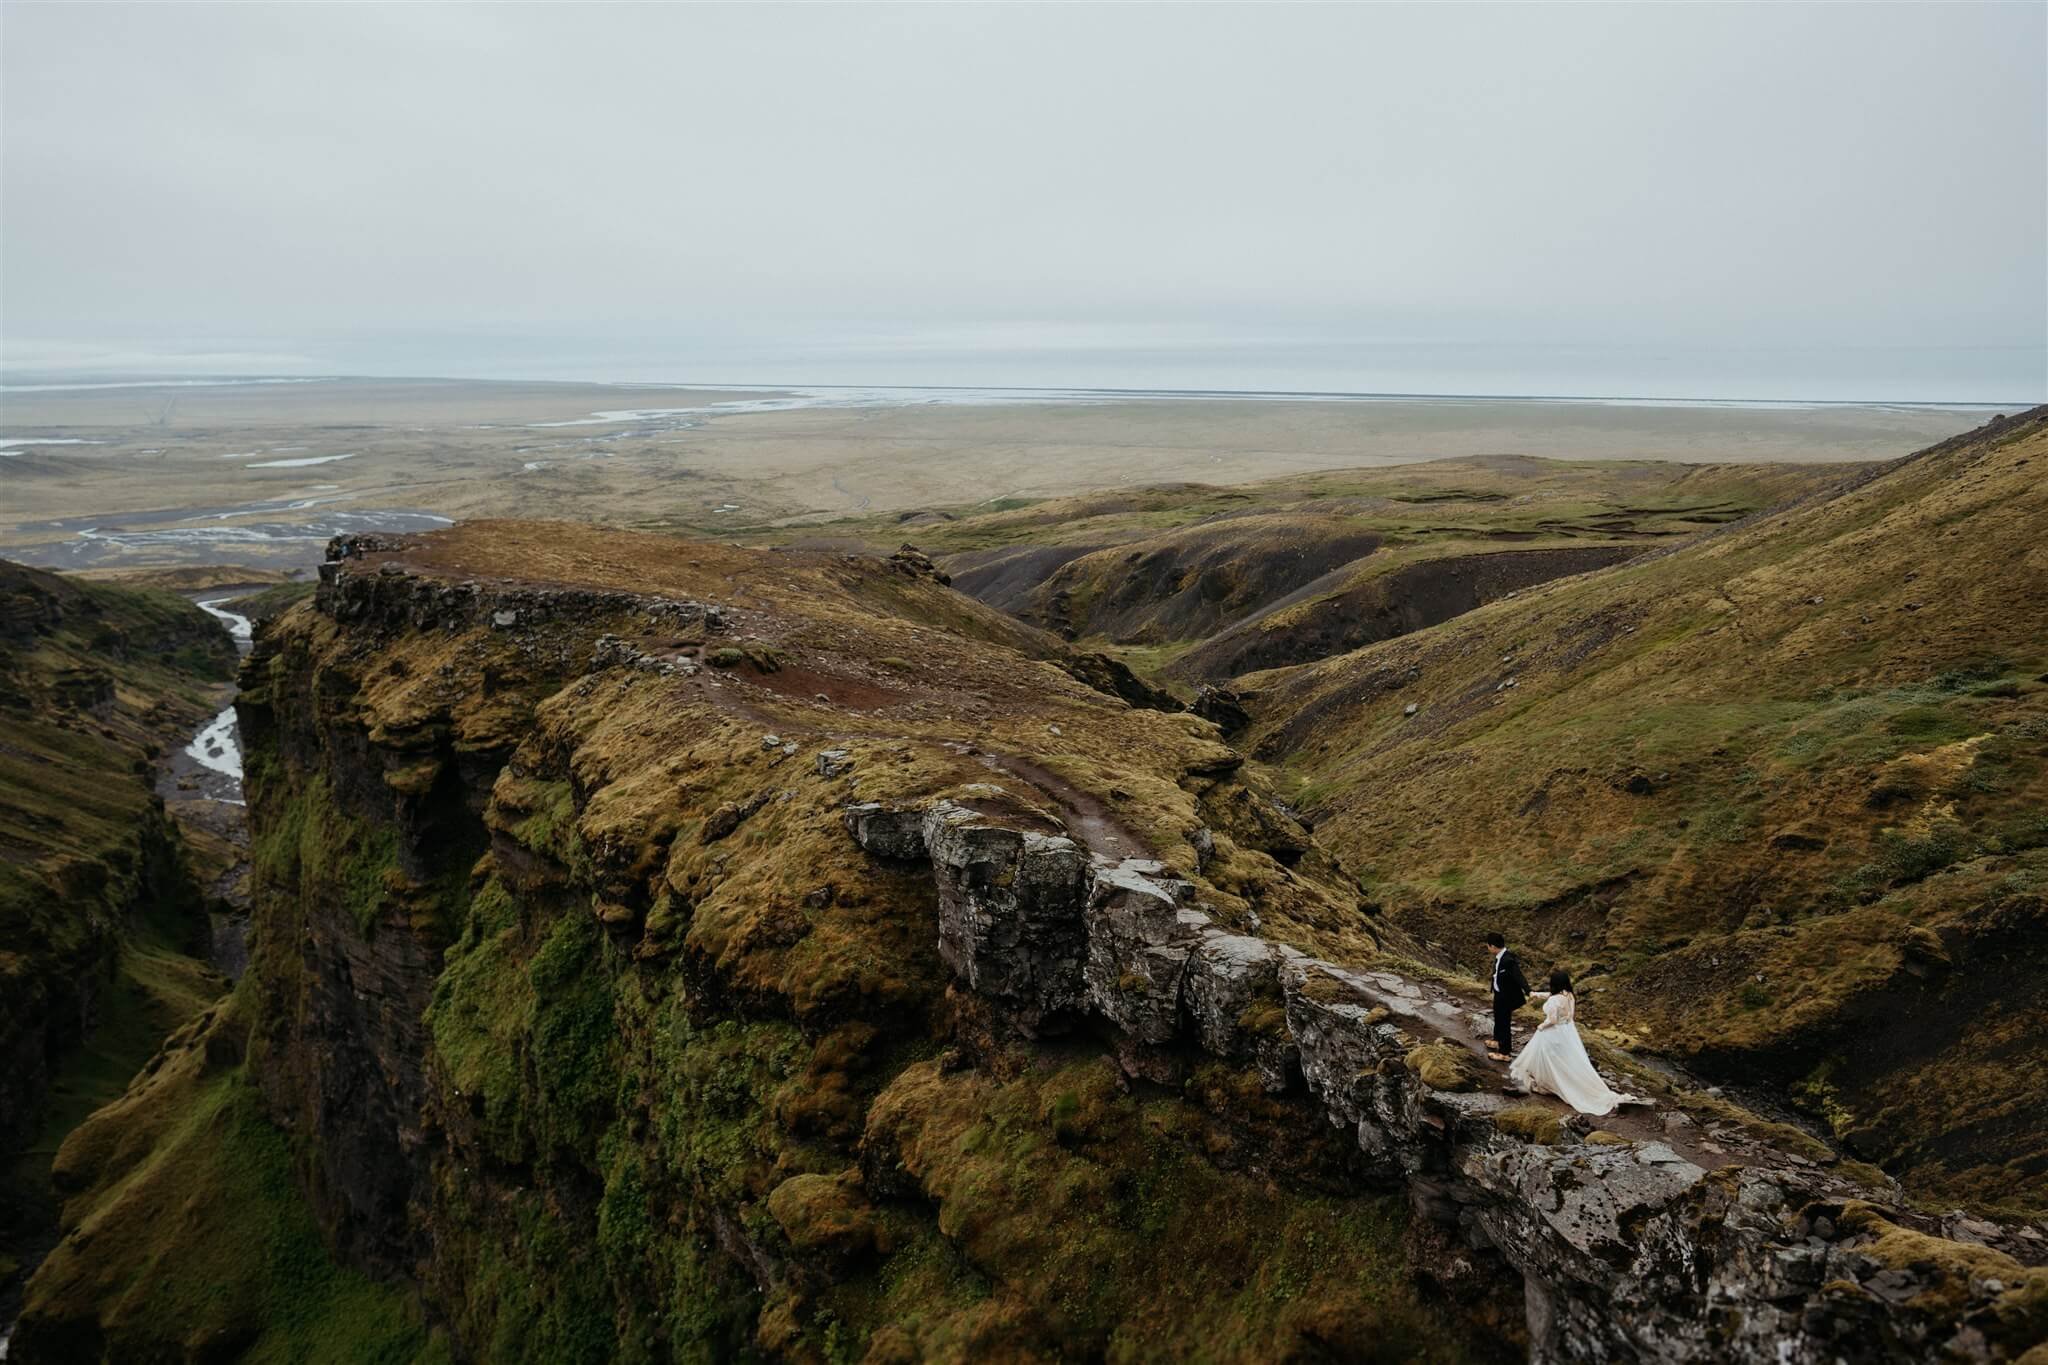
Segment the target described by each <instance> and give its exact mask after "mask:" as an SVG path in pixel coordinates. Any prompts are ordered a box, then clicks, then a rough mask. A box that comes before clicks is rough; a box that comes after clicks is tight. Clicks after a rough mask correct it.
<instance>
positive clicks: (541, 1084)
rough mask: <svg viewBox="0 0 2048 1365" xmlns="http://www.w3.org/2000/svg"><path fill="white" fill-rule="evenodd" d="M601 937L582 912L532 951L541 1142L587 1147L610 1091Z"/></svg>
mask: <svg viewBox="0 0 2048 1365" xmlns="http://www.w3.org/2000/svg"><path fill="white" fill-rule="evenodd" d="M603 946H604V945H603V935H602V933H601V932H600V931H599V930H598V927H597V923H596V921H595V920H594V919H593V918H592V917H591V916H589V915H588V914H576V913H570V914H565V915H563V916H562V917H561V918H560V919H558V920H556V921H555V925H554V929H553V931H552V932H551V933H550V934H549V935H548V938H547V940H546V941H545V942H544V943H542V944H541V946H540V949H539V950H538V951H537V952H536V953H535V954H534V956H533V961H532V963H531V964H530V965H529V966H528V968H527V972H526V976H527V980H528V981H529V982H530V983H531V986H532V990H533V1015H532V1024H531V1042H530V1046H531V1049H532V1050H531V1063H532V1067H533V1096H532V1099H533V1101H534V1103H535V1107H536V1108H537V1110H538V1123H537V1125H536V1127H537V1129H538V1131H539V1133H540V1135H541V1136H542V1138H543V1139H544V1140H546V1141H550V1142H553V1143H556V1144H559V1145H563V1146H579V1145H580V1146H586V1147H587V1146H589V1145H591V1144H592V1143H593V1142H594V1139H595V1130H596V1128H597V1127H598V1126H599V1125H600V1123H601V1121H602V1117H603V1115H604V1112H605V1110H606V1108H607V1106H608V1105H609V1102H610V1100H611V1098H612V1094H613V1080H612V1078H613V1076H614V1075H615V1068H614V1066H613V1064H612V1059H611V1045H612V1041H613V1037H614V1034H615V1030H614V1028H613V1022H612V990H611V979H610V976H609V974H608V970H607V968H606V966H605V963H604V961H603Z"/></svg>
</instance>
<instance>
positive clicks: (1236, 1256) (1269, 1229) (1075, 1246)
mask: <svg viewBox="0 0 2048 1365" xmlns="http://www.w3.org/2000/svg"><path fill="white" fill-rule="evenodd" d="M1109 1073H1110V1068H1109V1067H1108V1066H1107V1065H1106V1064H1105V1063H1104V1062H1102V1061H1101V1060H1093V1061H1077V1062H1073V1063H1069V1064H1067V1065H1064V1066H1060V1067H1057V1068H1053V1069H1050V1070H1048V1071H1046V1072H1045V1073H1043V1074H1040V1075H1036V1076H1027V1077H1023V1078H1019V1079H1016V1080H1012V1081H1005V1082H996V1081H993V1080H992V1079H991V1078H989V1077H987V1076H985V1075H980V1074H977V1073H973V1072H967V1073H956V1074H952V1075H946V1074H942V1073H941V1072H939V1071H938V1069H937V1068H936V1067H932V1066H929V1065H920V1066H914V1067H912V1068H910V1069H909V1070H908V1071H906V1072H905V1073H904V1074H903V1075H902V1076H901V1077H900V1078H899V1079H898V1080H897V1081H896V1082H895V1083H894V1084H893V1085H892V1086H891V1087H890V1088H889V1089H888V1090H886V1091H884V1092H883V1094H882V1096H881V1097H879V1098H878V1100H877V1101H876V1107H875V1110H874V1112H873V1116H872V1117H871V1120H870V1125H869V1134H870V1142H871V1143H880V1144H881V1145H882V1147H883V1149H884V1150H886V1151H888V1152H890V1153H894V1154H896V1155H897V1156H898V1157H900V1160H901V1163H902V1165H903V1167H904V1168H905V1169H906V1171H907V1173H908V1175H909V1176H910V1178H912V1179H914V1180H915V1181H916V1183H917V1186H918V1187H919V1188H920V1189H922V1190H923V1192H924V1193H925V1195H926V1196H927V1197H928V1198H931V1199H933V1200H935V1201H936V1203H937V1207H938V1227H939V1229H940V1231H941V1232H942V1233H943V1235H944V1240H943V1242H941V1241H939V1240H938V1239H933V1238H931V1237H930V1235H929V1233H924V1234H918V1233H916V1232H910V1233H908V1234H907V1235H905V1237H904V1241H903V1243H902V1245H901V1246H900V1248H899V1249H898V1250H896V1251H895V1252H894V1253H893V1254H892V1255H891V1256H890V1258H889V1260H888V1261H887V1262H886V1263H885V1265H884V1266H883V1267H882V1268H880V1269H878V1270H876V1271H873V1272H870V1273H867V1274H863V1275H856V1276H854V1277H852V1278H850V1279H849V1280H847V1281H845V1282H844V1283H842V1284H840V1285H837V1286H835V1287H833V1288H831V1289H828V1290H826V1291H825V1292H824V1294H823V1295H822V1296H821V1298H822V1300H823V1304H824V1306H826V1307H828V1308H829V1309H830V1310H831V1312H832V1315H833V1321H834V1322H836V1323H838V1324H840V1325H841V1330H842V1332H843V1333H844V1334H845V1335H846V1336H847V1337H848V1338H850V1339H851V1341H852V1343H853V1345H854V1346H855V1347H856V1348H858V1349H856V1351H855V1352H854V1354H855V1357H856V1358H858V1355H859V1350H860V1349H869V1350H872V1351H874V1352H875V1356H876V1357H878V1358H889V1359H916V1358H933V1357H939V1358H961V1357H968V1358H972V1357H974V1356H977V1355H982V1354H987V1353H990V1352H1002V1351H1012V1352H1018V1353H1021V1354H1023V1355H1026V1356H1037V1355H1048V1356H1050V1355H1055V1354H1057V1355H1061V1356H1067V1357H1085V1358H1090V1359H1106V1360H1113V1361H1134V1360H1141V1359H1210V1360H1257V1359H1289V1358H1311V1357H1313V1356H1315V1355H1316V1354H1317V1353H1328V1354H1329V1355H1332V1356H1334V1357H1336V1358H1343V1359H1359V1360H1374V1359H1384V1360H1415V1361H1429V1360H1451V1359H1466V1358H1471V1357H1472V1356H1473V1355H1476V1354H1478V1353H1479V1351H1478V1348H1477V1347H1476V1343H1475V1342H1474V1341H1473V1339H1472V1338H1471V1337H1469V1336H1468V1335H1467V1332H1468V1330H1469V1329H1466V1328H1463V1327H1460V1326H1457V1325H1455V1324H1454V1322H1453V1320H1452V1319H1450V1318H1449V1317H1447V1316H1439V1315H1438V1313H1437V1311H1436V1310H1434V1309H1432V1308H1430V1307H1428V1306H1426V1305H1425V1303H1424V1302H1423V1301H1422V1299H1421V1298H1420V1297H1419V1296H1418V1295H1417V1293H1416V1291H1415V1289H1414V1287H1413V1282H1412V1281H1411V1280H1410V1278H1409V1272H1408V1268H1407V1264H1406V1260H1405V1257H1404V1255H1403V1253H1402V1251H1401V1238H1402V1232H1403V1229H1404V1227H1405V1223H1406V1213H1405V1209H1404V1207H1403V1205H1402V1203H1401V1201H1400V1200H1398V1199H1394V1198H1389V1199H1384V1200H1382V1199H1373V1198H1358V1199H1343V1198H1331V1197H1319V1196H1315V1195H1309V1194H1304V1193H1302V1192H1300V1191H1297V1190H1289V1191H1288V1192H1287V1193H1286V1195H1285V1196H1284V1197H1279V1198H1276V1197H1274V1195H1273V1192H1272V1190H1271V1187H1269V1186H1268V1185H1266V1184H1265V1182H1264V1181H1262V1180H1256V1179H1250V1178H1247V1177H1246V1176H1244V1175H1241V1174H1232V1173H1230V1172H1226V1171H1222V1170H1219V1169H1217V1168H1216V1167H1215V1166H1214V1165H1212V1164H1210V1162H1209V1161H1208V1160H1207V1159H1206V1158H1205V1157H1204V1155H1203V1154H1202V1149H1203V1144H1204V1141H1205V1138H1204V1134H1205V1128H1204V1124H1203V1121H1202V1120H1201V1119H1199V1118H1198V1117H1197V1116H1195V1115H1194V1114H1193V1113H1192V1112H1191V1111H1190V1110H1189V1109H1188V1108H1187V1107H1186V1106H1184V1105H1182V1104H1181V1103H1180V1102H1178V1101H1177V1100H1174V1099H1171V1098H1167V1097H1160V1098H1158V1099H1152V1100H1139V1099H1136V1098H1133V1097H1131V1096H1129V1095H1125V1094H1121V1093H1119V1092H1118V1090H1117V1088H1116V1087H1115V1085H1114V1084H1113V1076H1111V1075H1110V1074H1109ZM1079 1112H1088V1113H1090V1114H1091V1117H1090V1118H1089V1120H1088V1127H1089V1128H1090V1130H1091V1133H1092V1134H1093V1136H1092V1137H1091V1139H1090V1140H1089V1141H1087V1142H1086V1143H1085V1144H1082V1145H1079V1146H1076V1145H1072V1144H1069V1143H1064V1142H1061V1141H1059V1140H1057V1138H1056V1135H1055V1134H1054V1133H1053V1132H1051V1131H1050V1130H1049V1128H1048V1125H1047V1122H1046V1118H1047V1116H1049V1115H1051V1116H1067V1117H1071V1116H1072V1114H1074V1113H1079ZM956 1257H958V1258H963V1259H964V1260H965V1261H967V1262H970V1263H971V1264H972V1266H973V1267H974V1268H975V1270H976V1271H978V1272H979V1273H963V1267H962V1266H961V1264H960V1261H959V1259H956ZM812 1339H813V1340H814V1341H816V1340H818V1338H816V1337H813V1338H812Z"/></svg>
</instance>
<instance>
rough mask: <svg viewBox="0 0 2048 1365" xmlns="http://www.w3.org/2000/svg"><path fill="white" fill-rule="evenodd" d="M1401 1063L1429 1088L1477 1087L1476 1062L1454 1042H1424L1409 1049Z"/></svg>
mask: <svg viewBox="0 0 2048 1365" xmlns="http://www.w3.org/2000/svg"><path fill="white" fill-rule="evenodd" d="M1403 1064H1404V1065H1406V1066H1407V1068H1408V1070H1410V1071H1411V1072H1413V1073H1415V1075H1416V1077H1417V1078H1418V1079H1420V1080H1421V1081H1422V1083H1423V1084H1424V1085H1426V1086H1428V1087H1429V1088H1430V1089H1432V1090H1454V1091H1463V1090H1477V1089H1478V1088H1479V1080H1480V1074H1481V1073H1480V1070H1479V1063H1478V1062H1476V1061H1474V1060H1473V1058H1472V1054H1471V1053H1469V1052H1467V1051H1465V1049H1464V1048H1461V1047H1459V1046H1458V1045H1457V1044H1455V1043H1447V1042H1435V1043H1425V1044H1423V1045H1422V1046H1421V1047H1418V1048H1415V1049H1413V1050H1412V1051H1410V1052H1409V1054H1408V1055H1407V1057H1405V1058H1404V1059H1403Z"/></svg>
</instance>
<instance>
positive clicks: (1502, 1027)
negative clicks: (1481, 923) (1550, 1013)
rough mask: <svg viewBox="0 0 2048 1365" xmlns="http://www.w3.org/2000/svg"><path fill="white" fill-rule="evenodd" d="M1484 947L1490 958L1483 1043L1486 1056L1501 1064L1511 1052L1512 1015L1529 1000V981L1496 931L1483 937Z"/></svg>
mask: <svg viewBox="0 0 2048 1365" xmlns="http://www.w3.org/2000/svg"><path fill="white" fill-rule="evenodd" d="M1486 947H1487V949H1488V951H1490V952H1491V953H1492V954H1493V1036H1492V1037H1491V1038H1488V1039H1487V1040H1486V1047H1487V1053H1486V1055H1487V1056H1489V1057H1491V1058H1493V1060H1495V1061H1496V1062H1504V1061H1506V1060H1507V1059H1508V1058H1509V1057H1510V1056H1511V1055H1512V1054H1513V1053H1514V1050H1515V1011H1516V1010H1518V1009H1520V1008H1521V1007H1522V1002H1523V1001H1524V1000H1527V999H1528V998H1529V979H1528V978H1527V977H1525V976H1523V975H1522V961H1521V959H1520V958H1518V957H1516V956H1515V955H1514V954H1513V953H1511V952H1509V951H1508V941H1507V939H1506V938H1505V937H1503V936H1502V935H1501V934H1500V933H1499V932H1498V931H1496V932H1494V933H1491V934H1488V935H1487V936H1486Z"/></svg>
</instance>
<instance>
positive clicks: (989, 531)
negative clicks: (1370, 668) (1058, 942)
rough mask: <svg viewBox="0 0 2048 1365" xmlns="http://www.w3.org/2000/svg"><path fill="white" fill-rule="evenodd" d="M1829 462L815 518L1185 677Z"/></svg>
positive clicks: (1745, 499) (1310, 650)
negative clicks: (898, 549)
mask: <svg viewBox="0 0 2048 1365" xmlns="http://www.w3.org/2000/svg"><path fill="white" fill-rule="evenodd" d="M1840 476H1841V470H1840V468H1839V467H1837V468H1835V469H1833V470H1824V469H1818V468H1815V467H1812V466H1798V465H1776V466H1766V465H1754V466H1745V465H1697V466H1688V465H1673V464H1662V463H1651V462H1637V461H1601V460H1590V461H1582V462H1569V461H1558V460H1536V459H1529V458H1525V457H1521V456H1506V455H1503V456H1494V457H1488V458H1480V459H1462V460H1441V461H1435V462H1432V463H1427V464H1411V465H1401V466H1396V467H1392V468H1384V469H1364V470H1345V471H1340V472H1336V473H1327V474H1313V475H1298V476H1291V477H1288V478H1283V479H1274V480H1270V481H1266V482H1261V483H1253V484H1246V485H1242V486H1239V487H1230V488H1223V487H1212V486H1208V485H1203V484H1177V485H1167V486H1162V487H1151V488H1139V489H1133V490H1129V491H1126V492H1118V493H1113V494H1091V495H1088V496H1085V497H1077V498H1062V499H1055V500H1050V501H1045V502H1035V503H1030V504H1026V505H1024V506H1019V507H1011V508H1003V509H998V510H994V511H986V510H983V511H975V512H971V513H963V514H957V515H956V514H953V513H948V512H932V513H925V514H921V515H918V516H916V517H912V518H908V519H906V518H900V517H899V518H892V519H886V520H884V519H869V520H865V521H854V522H844V523H835V524H834V525H832V526H831V527H828V528H825V529H827V530H829V531H843V532H845V533H847V534H849V535H851V536H853V537H855V538H856V539H858V540H861V541H864V542H870V543H874V542H884V543H891V544H893V543H894V542H895V541H896V540H901V539H904V538H909V539H912V540H914V541H916V542H917V544H918V545H919V546H920V547H921V548H923V549H924V550H925V551H926V552H927V553H930V554H931V555H933V556H935V557H936V558H937V559H938V561H939V563H940V564H941V566H942V567H944V568H945V569H946V570H947V572H949V573H950V574H951V575H952V576H953V579H954V583H955V585H956V586H958V587H959V588H960V589H961V590H963V591H965V592H968V593H970V594H972V595H974V596H976V597H978V598H980V599H981V600H983V601H985V602H989V603H991V604H993V605H995V606H999V607H1001V608H1003V609H1004V610H1005V611H1009V612H1012V613H1014V614H1016V615H1018V616H1020V617H1022V618H1023V619H1025V620H1027V621H1030V622H1032V623H1034V624H1037V625H1040V626H1044V627H1046V628H1047V629H1049V630H1052V631H1054V632H1056V633H1058V634H1060V635H1062V636H1064V637H1066V638H1068V639H1073V640H1079V641H1082V642H1085V643H1086V644H1088V645H1089V646H1090V647H1093V648H1107V649H1110V650H1111V651H1113V652H1115V653H1118V654H1120V655H1121V656H1122V657H1124V658H1125V659H1127V660H1128V661H1129V662H1131V663H1132V664H1133V665H1134V666H1136V667H1140V668H1146V669H1161V668H1163V669H1164V672H1165V676H1166V677H1167V678H1168V679H1175V680H1179V681H1180V682H1182V683H1186V684H1193V683H1198V682H1203V681H1213V680H1216V679H1220V678H1226V677H1229V676H1232V675H1234V674H1236V673H1239V672H1244V671H1248V670H1250V669H1255V668H1265V667H1271V666H1274V665H1276V664H1281V663H1297V662H1301V661H1303V660H1307V659H1313V658H1321V657H1324V656H1327V655H1329V654H1332V653H1339V652H1342V651H1344V650H1346V649H1353V648H1357V647H1358V646H1360V645H1363V644H1366V643H1370V642H1371V641H1374V640H1378V639H1385V638H1389V637H1391V636H1393V635H1398V634H1402V633H1405V632H1407V631H1410V630H1416V629H1420V628H1422V627H1424V626H1428V625H1433V624H1435V623H1437V622H1438V621H1442V620H1447V619H1449V618H1450V617H1451V616H1455V615H1457V614H1458V613H1459V612H1462V611H1466V610H1470V609H1471V608H1472V607H1473V606H1476V605H1479V604H1480V603H1482V602H1487V601H1492V600H1494V599H1495V598H1497V597H1500V596H1502V595H1504V594H1506V593H1509V592H1512V591H1515V590H1517V589H1519V588H1522V587H1527V586H1529V585H1531V584H1534V583H1538V582H1543V581H1545V580H1547V579H1550V578H1554V577H1557V576H1558V575H1560V574H1567V573H1578V572H1583V571H1585V570H1586V569H1589V568H1594V567H1598V566H1600V565H1603V564H1608V563H1614V562H1618V561H1619V560H1621V559H1624V558H1627V557H1629V556H1630V555H1633V554H1637V553H1641V552H1643V551H1644V550H1647V549H1650V548H1653V547H1655V546H1657V545H1659V544H1662V543H1666V542H1669V541H1671V540H1674V539H1677V538H1681V537H1684V536H1686V535H1689V534H1692V533H1694V532H1697V531H1700V530H1703V529H1707V528H1710V527H1713V526H1718V525H1722V524H1724V523H1726V522H1729V521H1732V520H1735V519H1738V518H1740V517H1743V516H1745V515H1748V514H1750V513H1753V512H1755V511H1757V510H1759V509H1761V508H1763V507H1767V506H1770V505H1771V504H1773V503H1776V502H1780V501H1783V500H1784V499H1786V498H1788V497H1792V496H1796V495H1798V494H1800V493H1803V492H1806V491H1810V490H1811V489H1813V488H1815V487H1819V486H1821V485H1823V484H1824V483H1825V482H1827V481H1829V480H1831V479H1834V478H1839V477H1840ZM1218 635H1227V636H1228V637H1229V638H1228V640H1223V641H1216V640H1214V637H1217V636H1218ZM1205 644H1206V645H1207V646H1208V647H1204V646H1205Z"/></svg>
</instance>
